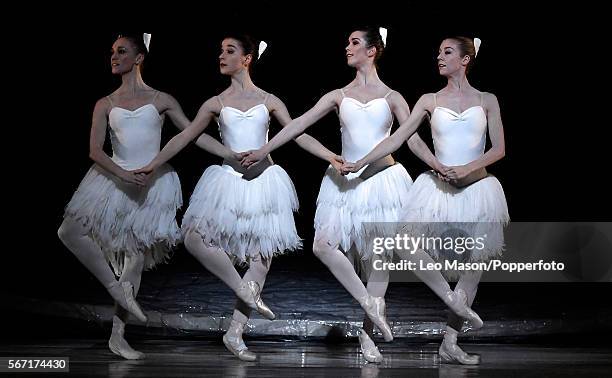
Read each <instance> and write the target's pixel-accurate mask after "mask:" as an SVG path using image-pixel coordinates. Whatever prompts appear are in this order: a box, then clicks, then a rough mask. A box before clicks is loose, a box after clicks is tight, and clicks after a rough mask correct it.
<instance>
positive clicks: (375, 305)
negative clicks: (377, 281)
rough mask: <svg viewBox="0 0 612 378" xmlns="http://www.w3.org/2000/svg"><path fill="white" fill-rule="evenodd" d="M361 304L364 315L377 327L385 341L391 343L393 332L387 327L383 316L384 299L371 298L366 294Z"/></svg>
mask: <svg viewBox="0 0 612 378" xmlns="http://www.w3.org/2000/svg"><path fill="white" fill-rule="evenodd" d="M361 303H362V305H361V307H363V310H364V311H365V313H366V315H367V316H368V318H370V320H371V321H372V323H374V325H375V326H377V327H378V329H379V330H380V333H382V336H383V338H384V339H385V341H386V342H390V341H393V332H391V327H389V324H388V323H387V318H386V315H385V298H383V297H373V296H371V295H369V294H368V296H367V297H366V298H365V300H364V301H362V302H361Z"/></svg>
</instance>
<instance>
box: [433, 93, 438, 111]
mask: <svg viewBox="0 0 612 378" xmlns="http://www.w3.org/2000/svg"><path fill="white" fill-rule="evenodd" d="M436 95H437V93H434V94H433V98H434V108H437V107H438V99H437V98H436Z"/></svg>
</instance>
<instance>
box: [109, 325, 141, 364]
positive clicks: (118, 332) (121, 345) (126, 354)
mask: <svg viewBox="0 0 612 378" xmlns="http://www.w3.org/2000/svg"><path fill="white" fill-rule="evenodd" d="M124 331H125V324H124V323H123V322H122V321H121V319H119V318H118V317H117V316H113V331H112V332H111V337H110V339H109V340H108V348H109V349H110V351H111V352H113V353H114V354H116V355H118V356H120V357H123V358H125V359H126V360H142V359H144V358H145V354H144V353H142V352H139V351H137V350H135V349H133V348H132V347H131V346H130V344H128V343H127V341H125V338H124V337H123V334H124Z"/></svg>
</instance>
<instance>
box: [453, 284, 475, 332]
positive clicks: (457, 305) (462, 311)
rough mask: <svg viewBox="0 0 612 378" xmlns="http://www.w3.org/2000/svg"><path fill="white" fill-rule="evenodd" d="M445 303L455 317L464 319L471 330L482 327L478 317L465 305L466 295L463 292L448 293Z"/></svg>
mask: <svg viewBox="0 0 612 378" xmlns="http://www.w3.org/2000/svg"><path fill="white" fill-rule="evenodd" d="M445 302H446V305H447V306H448V307H449V308H450V309H451V311H453V312H454V313H455V314H457V316H459V317H461V318H464V319H466V320H467V321H468V322H469V323H470V327H471V328H472V329H473V330H477V329H480V328H482V326H483V325H484V323H483V322H482V319H480V316H478V314H477V313H475V312H474V310H472V309H471V308H470V307H469V306H468V305H467V295H466V294H465V291H463V290H461V289H459V290H457V291H456V292H454V291H448V293H447V296H446V300H445Z"/></svg>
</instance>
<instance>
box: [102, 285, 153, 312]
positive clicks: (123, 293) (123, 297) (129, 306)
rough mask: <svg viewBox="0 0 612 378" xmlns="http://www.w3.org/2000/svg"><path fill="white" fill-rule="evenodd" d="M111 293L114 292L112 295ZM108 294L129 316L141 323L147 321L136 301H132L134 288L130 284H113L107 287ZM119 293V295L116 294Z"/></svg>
mask: <svg viewBox="0 0 612 378" xmlns="http://www.w3.org/2000/svg"><path fill="white" fill-rule="evenodd" d="M113 291H114V292H115V293H114V295H113ZM108 292H109V293H110V295H111V296H112V297H113V299H115V301H116V302H117V303H119V305H120V306H121V307H123V308H124V309H125V310H127V311H128V312H129V313H130V314H132V315H134V316H135V317H136V318H137V319H138V320H140V321H141V322H146V321H147V316H146V315H145V314H144V312H143V311H142V309H141V308H140V306H139V305H138V302H136V299H134V286H132V283H130V282H127V281H124V282H121V283H119V281H116V282H113V283H112V284H110V285H109V286H108ZM117 292H119V293H117Z"/></svg>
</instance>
